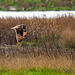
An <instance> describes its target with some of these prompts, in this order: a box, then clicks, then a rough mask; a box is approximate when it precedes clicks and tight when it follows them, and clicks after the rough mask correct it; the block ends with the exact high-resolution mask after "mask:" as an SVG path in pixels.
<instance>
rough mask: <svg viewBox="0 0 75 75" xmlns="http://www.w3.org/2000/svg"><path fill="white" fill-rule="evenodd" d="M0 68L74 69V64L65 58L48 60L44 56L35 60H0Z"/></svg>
mask: <svg viewBox="0 0 75 75" xmlns="http://www.w3.org/2000/svg"><path fill="white" fill-rule="evenodd" d="M0 67H5V68H10V69H18V68H25V69H28V68H46V67H47V68H51V69H57V68H59V69H63V68H64V69H71V68H72V69H75V63H73V62H72V61H71V60H67V59H66V58H65V57H59V58H58V59H56V58H55V59H52V60H51V59H50V58H49V57H46V56H39V57H37V58H25V57H22V58H21V57H20V58H18V57H17V58H16V57H15V58H6V59H0Z"/></svg>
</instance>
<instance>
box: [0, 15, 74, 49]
mask: <svg viewBox="0 0 75 75" xmlns="http://www.w3.org/2000/svg"><path fill="white" fill-rule="evenodd" d="M18 24H26V25H27V32H28V34H27V36H26V38H25V41H28V42H36V41H37V42H40V43H43V44H44V43H49V44H50V45H54V43H55V44H56V43H58V44H62V45H63V46H65V47H68V46H67V44H70V42H71V45H69V46H72V45H73V48H74V47H75V39H74V38H75V34H74V32H75V19H74V18H73V17H71V16H69V17H68V18H67V17H66V16H65V17H61V18H57V19H47V18H42V19H40V18H36V17H34V18H32V19H26V18H16V19H14V18H7V19H4V18H2V19H0V44H2V45H4V44H8V45H10V44H11V45H12V44H16V39H15V32H14V31H13V30H11V29H10V28H11V27H13V26H15V25H18ZM12 37H13V38H12ZM42 39H43V40H42Z"/></svg>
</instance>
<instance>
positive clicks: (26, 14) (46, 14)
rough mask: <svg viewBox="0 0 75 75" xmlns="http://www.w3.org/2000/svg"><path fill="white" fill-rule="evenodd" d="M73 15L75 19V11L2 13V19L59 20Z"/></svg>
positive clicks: (0, 16) (0, 12)
mask: <svg viewBox="0 0 75 75" xmlns="http://www.w3.org/2000/svg"><path fill="white" fill-rule="evenodd" d="M69 14H70V15H72V16H73V17H74V18H75V11H19V12H16V11H0V18H2V17H3V18H8V17H13V18H16V17H17V18H18V17H20V18H24V17H26V18H28V19H30V18H33V17H39V18H43V17H47V18H58V17H61V16H65V15H66V16H69Z"/></svg>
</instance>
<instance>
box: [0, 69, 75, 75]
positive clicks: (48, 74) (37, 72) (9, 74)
mask: <svg viewBox="0 0 75 75" xmlns="http://www.w3.org/2000/svg"><path fill="white" fill-rule="evenodd" d="M74 74H75V73H73V72H72V73H70V72H66V71H63V72H61V71H60V70H59V69H57V70H54V69H48V68H42V69H35V68H31V69H28V70H26V69H18V70H7V69H1V70H0V75H74Z"/></svg>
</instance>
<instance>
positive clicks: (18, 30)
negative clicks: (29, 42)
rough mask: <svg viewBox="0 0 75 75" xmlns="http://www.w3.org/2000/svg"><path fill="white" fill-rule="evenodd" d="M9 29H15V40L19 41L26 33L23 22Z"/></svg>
mask: <svg viewBox="0 0 75 75" xmlns="http://www.w3.org/2000/svg"><path fill="white" fill-rule="evenodd" d="M11 29H14V30H15V33H16V40H17V42H18V43H19V42H21V41H22V39H23V38H25V36H26V35H27V26H26V25H25V24H21V25H17V26H14V27H12V28H11Z"/></svg>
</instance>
